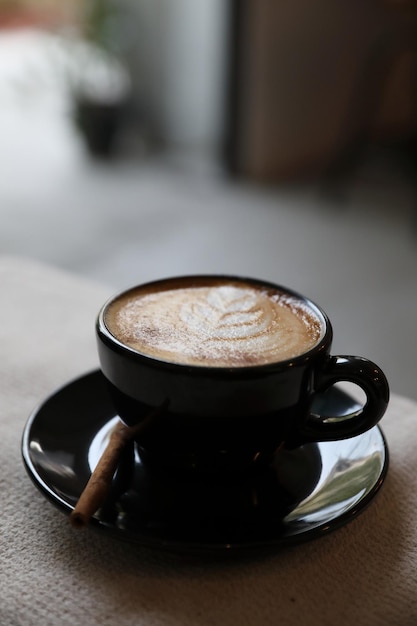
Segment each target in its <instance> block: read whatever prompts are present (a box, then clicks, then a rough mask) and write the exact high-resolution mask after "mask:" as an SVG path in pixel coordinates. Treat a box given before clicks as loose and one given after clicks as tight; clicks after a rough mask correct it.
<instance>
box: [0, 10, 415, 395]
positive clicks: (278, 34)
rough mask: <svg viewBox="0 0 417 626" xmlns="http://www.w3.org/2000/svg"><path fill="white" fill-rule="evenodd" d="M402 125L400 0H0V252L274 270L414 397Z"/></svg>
mask: <svg viewBox="0 0 417 626" xmlns="http://www.w3.org/2000/svg"><path fill="white" fill-rule="evenodd" d="M416 133H417V4H416V2H414V1H412V0H410V1H407V0H404V1H401V0H398V1H395V0H392V1H391V2H390V1H388V0H387V1H384V0H379V1H377V0H362V1H361V2H352V1H351V0H338V1H337V2H335V1H334V0H314V2H312V1H311V0H298V1H297V2H291V3H290V2H276V3H273V2H268V1H267V0H59V2H58V0H0V253H1V254H8V255H17V256H23V257H26V258H29V259H33V260H34V262H35V261H41V262H46V263H50V264H53V265H54V266H56V267H59V268H63V269H65V270H69V271H71V272H75V273H76V274H78V275H80V276H85V277H86V278H89V279H93V280H96V281H99V282H101V283H104V284H107V285H108V286H109V295H110V293H111V292H112V291H118V290H120V289H123V288H125V287H127V286H130V285H132V284H134V283H138V282H143V281H146V280H152V279H156V278H162V277H165V276H171V275H174V274H190V273H198V272H202V273H210V272H214V273H234V274H239V275H246V276H253V277H257V278H264V279H267V280H272V281H274V282H277V283H281V284H283V285H287V286H289V287H292V288H294V289H296V290H298V291H300V292H302V293H304V294H305V295H307V296H309V297H310V298H312V299H313V300H315V301H317V302H318V303H319V304H321V305H322V307H323V308H324V309H325V310H326V311H327V313H328V314H329V316H330V318H331V320H332V322H333V326H334V332H335V340H334V352H335V353H341V354H343V353H345V354H346V353H350V354H358V355H362V356H366V357H368V358H371V359H373V360H375V361H376V362H377V363H378V364H379V365H380V366H381V367H382V368H383V369H384V370H385V371H386V373H387V376H388V378H389V380H390V382H391V387H392V390H393V391H394V392H397V393H402V394H404V395H407V396H410V397H413V398H414V399H417V389H416V384H415V380H416V366H415V360H416V351H417V339H416V320H417V177H416V166H417V141H416V138H417V134H416ZM0 302H1V300H0Z"/></svg>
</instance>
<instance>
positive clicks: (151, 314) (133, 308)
mask: <svg viewBox="0 0 417 626" xmlns="http://www.w3.org/2000/svg"><path fill="white" fill-rule="evenodd" d="M105 323H106V326H107V327H108V329H109V330H110V332H111V333H112V334H113V335H114V336H115V337H116V338H117V339H118V340H119V341H121V342H122V343H124V344H126V345H128V346H130V347H131V348H133V349H135V350H137V351H138V352H141V353H144V354H147V355H149V356H152V357H155V358H158V359H162V360H165V361H170V362H175V363H180V364H185V365H204V366H213V367H214V366H217V367H219V366H220V367H242V366H248V365H261V364H266V363H272V362H277V361H283V360H287V359H291V358H293V357H296V356H298V355H300V354H303V353H304V352H307V351H308V350H310V349H311V348H312V347H313V346H314V345H316V344H317V343H318V341H319V340H320V339H321V337H322V334H323V331H322V323H321V322H320V320H319V318H318V317H317V316H316V315H315V314H314V313H313V312H312V311H311V309H310V308H309V307H307V306H306V305H305V304H304V303H303V302H302V301H300V300H298V299H296V298H293V297H290V296H288V295H286V294H283V293H280V292H278V291H274V290H271V289H269V288H263V287H258V286H255V285H252V284H251V283H244V282H242V283H241V282H236V283H233V282H230V281H228V282H224V283H221V282H219V281H217V282H215V283H213V284H212V285H206V284H202V285H200V286H198V285H197V286H181V284H179V286H178V287H175V288H169V289H167V290H162V291H161V290H158V291H153V292H152V291H147V292H146V291H145V292H143V291H141V289H140V288H139V289H138V290H136V291H133V292H128V293H127V294H125V296H121V297H120V298H119V299H117V300H116V301H115V302H114V303H113V304H112V305H111V306H110V307H109V309H108V311H107V313H106V317H105Z"/></svg>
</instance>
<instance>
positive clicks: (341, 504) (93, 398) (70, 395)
mask: <svg viewBox="0 0 417 626" xmlns="http://www.w3.org/2000/svg"><path fill="white" fill-rule="evenodd" d="M321 402H322V404H323V403H324V406H322V407H321V409H322V410H327V411H328V413H329V414H332V415H335V414H344V413H346V412H350V411H353V410H355V409H356V408H357V405H356V402H355V401H354V400H353V399H352V398H351V397H350V396H348V395H347V394H345V393H343V392H341V391H340V390H338V389H336V388H333V389H332V390H331V391H329V392H328V393H327V394H326V396H324V397H323V399H322V401H321ZM117 421H118V417H117V415H115V412H114V409H113V407H112V404H111V401H110V399H109V397H108V395H107V390H106V387H105V382H104V379H103V377H102V374H101V373H100V372H99V371H94V372H92V373H89V374H86V375H85V376H82V377H81V378H78V379H77V380H75V381H73V382H71V383H69V384H68V385H66V386H65V387H63V388H61V389H59V390H57V391H56V392H55V393H53V394H52V395H51V396H50V397H48V398H47V399H46V400H45V401H44V402H43V403H42V404H41V405H40V406H39V407H38V408H37V409H36V410H35V411H34V412H33V413H32V415H31V416H30V418H29V420H28V422H27V424H26V427H25V430H24V433H23V440H22V453H23V459H24V463H25V466H26V469H27V471H28V473H29V476H30V477H31V478H32V480H33V481H34V483H35V485H36V486H37V487H38V488H39V489H40V491H41V492H42V493H43V494H44V495H45V496H46V497H47V498H48V499H49V500H50V501H51V502H52V503H53V504H55V505H57V506H58V507H59V508H60V509H61V510H63V511H64V512H66V513H70V512H71V510H72V509H73V508H74V506H75V504H76V502H77V500H78V498H79V496H80V494H81V492H82V490H83V488H84V486H85V484H86V482H87V480H88V478H89V476H90V474H91V471H92V470H93V469H94V467H95V465H96V463H97V461H98V459H99V458H100V455H101V454H102V452H103V450H104V448H105V446H106V445H107V441H108V438H109V436H110V434H111V431H112V429H113V428H114V425H115V424H116V423H117ZM387 468H388V450H387V446H386V442H385V439H384V436H383V434H382V432H381V430H380V429H379V427H374V428H373V429H371V430H370V431H368V432H367V433H365V434H363V435H360V436H358V437H354V438H352V439H348V440H344V441H336V442H326V443H317V444H308V445H305V446H302V447H300V448H297V449H296V450H281V451H280V452H279V453H277V454H276V456H275V458H274V460H273V463H272V465H271V466H270V467H268V468H263V469H262V468H261V469H259V470H257V471H256V472H253V473H251V474H250V475H241V474H238V475H235V476H234V475H231V476H229V477H228V478H226V479H224V478H223V479H222V480H216V478H214V477H201V476H196V475H192V474H190V473H186V474H175V473H172V472H171V473H166V472H165V471H163V470H160V471H158V470H156V469H155V468H153V469H150V468H149V467H147V465H146V464H145V463H144V462H143V461H142V460H141V458H140V456H139V454H138V451H137V449H136V447H135V445H134V444H133V443H132V444H131V446H130V448H128V449H127V450H126V451H125V454H124V456H123V459H122V462H121V464H120V466H119V469H118V470H117V472H116V475H115V477H114V480H113V485H112V491H111V494H110V496H109V498H108V501H107V502H106V505H105V506H104V507H103V508H102V509H100V511H99V512H98V513H97V514H96V515H95V517H94V518H93V520H92V526H94V527H96V528H98V529H101V530H102V531H105V532H108V533H109V534H111V535H114V536H117V537H118V538H121V539H126V540H128V541H130V542H134V543H138V544H141V545H146V546H151V547H157V548H164V549H169V550H176V551H180V552H184V553H186V552H190V551H191V552H193V551H204V552H207V551H209V552H211V553H231V552H232V553H234V552H242V551H245V550H251V549H256V550H260V549H262V548H267V549H272V548H277V547H281V546H285V545H289V544H294V543H300V542H302V541H306V540H308V539H313V538H317V537H320V536H322V535H324V534H326V533H328V532H330V531H332V530H335V529H336V528H338V527H340V526H342V525H343V524H345V523H347V522H348V521H350V520H352V519H353V518H354V517H356V515H357V514H358V513H360V512H361V511H362V510H363V509H364V508H365V507H366V506H367V505H368V504H369V503H370V502H371V500H372V499H373V497H374V496H375V494H376V493H377V491H378V490H379V488H380V486H381V485H382V483H383V480H384V478H385V475H386V472H387Z"/></svg>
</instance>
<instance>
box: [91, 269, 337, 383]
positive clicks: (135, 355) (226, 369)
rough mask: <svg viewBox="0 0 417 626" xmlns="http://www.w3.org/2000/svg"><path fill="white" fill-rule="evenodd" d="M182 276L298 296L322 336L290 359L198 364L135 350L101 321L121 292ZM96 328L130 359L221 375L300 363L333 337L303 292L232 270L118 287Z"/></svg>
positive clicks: (323, 315) (324, 318)
mask: <svg viewBox="0 0 417 626" xmlns="http://www.w3.org/2000/svg"><path fill="white" fill-rule="evenodd" d="M185 280H186V281H189V283H192V282H193V281H201V280H207V281H214V280H226V281H227V280H230V281H234V282H242V283H244V282H246V283H249V284H250V283H252V284H255V285H261V286H264V287H267V288H271V289H274V290H278V291H282V293H284V294H288V295H289V296H290V297H294V298H296V299H298V300H301V301H302V302H303V303H305V304H306V305H307V306H308V307H309V308H310V309H312V311H313V312H314V313H315V314H316V315H317V316H318V318H319V319H320V318H321V320H322V322H323V324H324V332H323V336H322V337H321V339H320V340H319V341H318V342H317V343H316V344H315V345H314V346H313V347H312V348H310V349H309V350H308V351H306V352H303V353H302V354H300V355H298V356H295V357H292V358H290V359H283V360H280V361H276V362H271V363H262V364H258V365H239V366H223V365H222V366H219V365H199V364H186V363H178V362H175V361H168V360H165V359H161V358H159V357H156V356H151V355H149V354H146V353H144V352H140V351H139V350H137V349H135V348H132V347H131V346H128V345H127V344H125V343H123V342H122V341H120V340H119V339H118V338H117V337H115V335H113V334H112V333H111V332H110V330H109V329H108V327H107V326H106V323H105V321H104V319H105V313H106V311H107V309H108V307H109V306H110V305H111V304H112V303H113V302H115V301H116V300H117V299H118V298H120V297H121V296H124V295H126V294H128V293H129V292H133V291H135V290H136V289H139V288H140V289H142V288H144V289H146V288H148V287H152V286H158V285H163V284H164V283H174V282H176V281H185ZM96 332H97V335H98V337H99V338H100V339H101V340H102V341H104V343H106V344H107V346H108V347H111V348H113V349H114V350H115V351H116V352H118V353H121V354H124V355H125V356H127V357H129V358H130V359H135V360H137V361H140V362H142V363H146V364H147V365H154V366H155V367H158V368H164V369H173V370H177V371H187V372H188V373H190V372H195V373H210V374H215V373H219V374H222V375H224V374H225V373H231V372H236V373H238V372H240V373H248V374H249V373H251V374H253V373H254V372H258V373H260V372H264V373H265V372H268V371H271V372H272V371H276V370H277V369H282V368H287V367H289V366H290V365H291V364H293V365H295V364H297V365H304V364H305V363H306V362H308V361H309V360H310V359H311V358H312V357H314V356H315V355H317V354H318V353H321V352H324V351H326V350H327V349H328V348H329V347H330V345H331V342H332V339H333V328H332V325H331V322H330V319H329V317H328V315H327V313H326V312H325V311H324V310H323V309H322V307H320V306H319V305H318V304H316V303H315V302H314V301H313V300H311V299H310V298H308V297H307V296H304V295H303V294H301V293H299V292H297V291H295V290H293V289H291V288H289V287H286V286H284V285H281V284H277V283H273V282H271V281H268V280H262V279H259V278H252V277H248V276H241V275H236V274H212V273H208V274H184V275H181V276H168V277H165V278H160V279H156V280H150V281H147V282H144V283H138V284H135V285H133V286H131V287H127V288H124V289H121V290H120V291H118V292H116V293H115V294H113V295H112V296H110V297H109V298H108V299H107V300H106V301H105V302H104V304H103V305H102V306H101V308H100V310H99V312H98V315H97V318H96Z"/></svg>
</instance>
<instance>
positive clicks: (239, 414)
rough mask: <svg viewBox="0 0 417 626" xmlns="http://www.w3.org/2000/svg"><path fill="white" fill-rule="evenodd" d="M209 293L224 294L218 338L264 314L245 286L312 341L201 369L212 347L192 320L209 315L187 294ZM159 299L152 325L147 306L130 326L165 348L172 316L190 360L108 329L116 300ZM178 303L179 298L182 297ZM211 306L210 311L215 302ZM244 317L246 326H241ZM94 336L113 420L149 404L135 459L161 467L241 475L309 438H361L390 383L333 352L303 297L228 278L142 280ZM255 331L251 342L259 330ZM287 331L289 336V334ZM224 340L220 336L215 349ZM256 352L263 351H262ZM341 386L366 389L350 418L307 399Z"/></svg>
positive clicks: (326, 330) (317, 312)
mask: <svg viewBox="0 0 417 626" xmlns="http://www.w3.org/2000/svg"><path fill="white" fill-rule="evenodd" d="M216 289H219V290H220V291H219V293H220V295H221V297H222V298H223V295H224V294H226V301H227V307H229V309H230V310H227V311H226V314H225V316H226V317H225V319H226V320H228V322H227V324H229V326H230V327H231V328H232V330H233V332H232V334H233V333H234V334H233V337H232V338H231V339H230V337H227V338H226V340H225V341H226V342H229V343H230V342H233V341H240V339H239V337H238V338H237V339H236V332H237V331H236V327H237V328H238V329H239V328H240V327H239V324H241V326H242V327H243V329H244V333H246V334H247V333H248V332H252V330H253V329H251V328H252V327H251V324H252V322H253V321H254V320H255V322H254V323H255V325H256V324H258V320H259V319H261V318H262V315H263V312H262V311H261V313H262V314H259V312H258V310H257V308H256V306H255V305H254V306H252V304H253V302H252V300H251V298H252V295H251V294H249V296H248V297H247V298H246V300H245V297H246V296H243V297H242V298H241V299H239V298H240V293H241V292H240V290H241V289H242V290H243V291H242V293H243V294H245V293H246V292H245V291H244V290H245V289H248V290H249V291H250V290H251V289H253V290H254V293H255V296H254V298H255V300H256V302H257V298H258V294H261V295H259V298H260V301H261V300H262V298H264V297H265V298H269V300H267V303H266V305H265V306H266V308H267V309H268V307H269V306H270V301H271V302H272V304H271V306H272V308H273V307H275V308H276V305H275V300H277V301H279V302H281V299H282V301H283V303H284V305H285V307H287V308H288V307H289V310H290V311H292V310H294V311H295V312H296V314H297V316H298V318H299V320H300V323H302V324H306V325H307V327H308V328H310V327H314V332H315V336H314V338H313V339H312V345H310V346H308V347H307V348H306V349H301V353H298V354H295V355H293V356H288V354H285V358H281V356H280V355H279V350H278V351H277V353H275V349H276V348H275V345H273V346H272V348H273V349H272V350H270V348H269V347H267V348H265V352H267V353H268V354H267V360H266V362H263V361H262V358H260V359H259V361H257V358H258V356H259V355H257V354H256V350H255V352H253V354H251V355H250V358H249V357H248V361H247V362H246V361H243V362H240V361H239V362H237V363H235V362H233V360H231V361H230V362H228V360H227V358H228V357H227V358H226V361H225V362H220V364H218V363H217V362H214V363H213V362H209V363H208V364H207V363H206V361H205V354H204V349H205V345H207V346H210V345H211V344H210V341H211V339H210V337H208V335H207V333H206V331H204V329H202V330H201V331H200V326H201V319H200V318H201V315H202V316H203V318H204V320H203V321H205V318H207V319H208V320H209V322H210V324H212V323H213V319H212V318H213V315H212V311H211V309H210V310H209V311H208V312H206V311H205V309H204V307H203V308H202V305H201V302H200V300H199V304H198V306H194V304H193V298H194V295H195V297H196V299H199V298H200V292H202V293H206V291H207V293H208V292H209V290H214V291H213V293H214V292H215V293H214V295H215V296H216V297H217V292H216ZM179 290H183V291H184V290H185V291H186V292H187V293H186V295H187V299H186V302H185V304H184V303H183V304H181V303H180V305H177V304H174V303H175V301H176V300H175V299H176V297H177V294H179ZM196 290H197V291H196ZM185 291H184V293H185ZM229 292H230V293H231V294H232V296H230V293H229ZM160 293H164V298H165V299H164V300H163V301H162V304H161V306H160V311H159V312H158V316H159V317H158V319H159V320H160V321H158V322H155V324H154V322H153V320H152V311H153V309H152V308H151V309H150V311H149V310H145V312H144V313H143V312H142V313H141V311H142V309H141V308H140V307H139V308H138V309H137V310H136V309H135V306H136V305H133V309H132V310H133V314H132V312H131V313H129V315H130V318H129V324H130V323H133V324H135V323H136V322H135V320H137V319H139V322H138V323H140V324H141V327H142V330H144V332H145V331H146V333H147V340H148V341H150V342H151V343H152V339H153V338H155V341H156V340H158V341H159V343H160V344H161V345H162V347H164V346H165V343H164V341H165V340H166V342H167V344H168V343H169V341H170V340H169V332H170V328H171V325H172V323H173V322H172V320H174V322H175V319H176V318H175V316H176V315H177V313H178V311H179V315H180V316H182V317H184V318H185V319H186V320H187V324H189V328H190V329H191V330H190V331H189V328H188V326H187V328H186V333H185V346H184V352H187V353H188V351H189V344H190V345H191V344H192V342H193V341H194V342H195V343H196V346H197V347H196V350H198V351H199V357H198V360H197V361H196V362H195V361H192V360H191V361H189V360H187V359H188V357H187V358H183V357H182V355H181V347H180V348H178V346H176V348H175V349H176V350H177V353H176V354H175V355H174V356H172V355H168V356H166V355H165V354H164V355H163V356H161V355H160V354H159V353H155V352H154V351H153V348H152V345H151V348H150V349H148V348H147V347H145V348H142V347H140V346H139V347H138V346H136V345H135V346H134V347H132V345H129V344H128V343H127V342H125V341H124V340H122V338H121V337H120V333H116V332H115V330H114V329H111V328H109V326H111V323H110V322H109V320H110V319H111V311H114V310H117V307H118V306H119V303H121V302H131V301H134V300H135V298H137V297H139V298H142V297H143V296H144V295H145V296H150V298H151V299H152V298H153V297H154V294H160ZM181 293H182V292H181ZM211 293H212V292H211V291H210V294H211ZM248 293H249V292H248ZM236 294H237V295H236ZM265 294H266V295H265ZM235 295H236V298H235V300H233V297H234V296H235ZM229 296H230V297H229ZM210 297H211V296H210ZM178 298H179V299H180V300H181V298H182V295H181V298H180V297H179V296H178ZM227 298H229V299H227ZM200 299H201V298H200ZM212 300H213V298H212ZM241 300H242V301H243V302H244V305H245V306H247V310H245V311H244V312H243V313H242V312H241V311H240V310H239V311H237V308H238V307H239V306H240V302H241ZM214 301H215V313H216V315H217V313H218V310H219V306H220V305H221V306H223V304H222V302H221V303H220V305H218V301H217V300H214ZM171 302H172V306H171V304H170V303H171ZM288 303H289V304H288ZM184 306H185V307H186V315H185V316H184V315H183V310H184ZM210 306H211V305H210ZM262 306H263V305H262ZM262 306H261V309H262ZM279 306H281V304H280V305H279ZM181 307H182V308H181ZM216 307H217V308H216ZM194 310H196V312H197V317H198V316H200V317H198V323H197V325H196V324H195V323H194V321H193V319H192V315H191V314H193V312H194ZM274 310H275V309H274ZM190 311H191V313H190ZM236 311H237V312H236ZM268 311H269V309H268ZM277 311H278V312H277V313H276V312H275V313H274V312H273V314H272V322H271V328H277V327H279V324H280V311H281V309H280V308H278V309H277ZM132 315H133V317H132ZM268 315H269V312H268ZM268 315H267V317H268ZM274 315H275V318H274ZM245 316H248V319H249V321H250V324H249V323H248V324H246V317H245ZM167 318H169V319H167ZM236 319H238V322H239V324H237V326H236V324H235V322H236ZM132 320H133V321H132ZM216 320H217V318H216ZM230 320H231V321H230ZM242 320H243V322H242ZM268 320H269V317H268ZM277 320H278V321H277ZM306 320H307V322H306ZM216 323H217V322H216ZM262 323H263V322H262ZM268 323H269V322H268ZM297 323H298V321H297ZM266 326H267V325H266ZM249 327H250V328H249ZM210 328H211V326H210ZM248 328H249V331H248ZM223 330H224V329H223V327H222V332H223ZM263 331H265V333H264V334H265V336H266V339H265V341H266V342H268V337H269V334H268V333H270V332H271V331H270V330H269V327H266V328H263V327H262V332H263ZM96 332H97V340H98V351H99V358H100V364H101V369H102V372H103V374H104V377H105V378H106V380H107V382H108V386H109V390H110V394H111V397H112V399H113V402H114V405H115V409H116V411H117V412H118V414H119V415H120V417H121V419H122V420H123V421H124V422H125V423H126V424H127V425H133V424H137V423H138V422H140V421H142V420H144V418H145V417H146V416H147V415H149V413H150V412H151V411H153V410H154V409H155V408H158V407H162V410H161V412H160V414H159V415H158V417H156V418H155V419H154V420H153V421H151V423H150V424H148V426H147V427H146V428H144V429H143V431H142V432H141V434H140V435H138V437H137V444H138V447H139V450H140V453H141V455H142V456H143V458H144V459H146V460H147V461H149V462H154V463H156V464H157V465H160V466H165V467H166V466H168V467H172V468H174V467H176V468H185V469H194V470H205V471H217V470H224V469H228V470H240V469H243V468H244V467H250V466H252V465H253V464H254V463H260V462H262V460H264V461H268V459H270V458H271V455H273V454H274V453H275V451H276V450H277V449H278V448H279V447H280V446H285V447H287V448H294V447H298V446H301V445H304V444H306V443H309V442H318V441H331V440H339V439H346V438H350V437H354V436H356V435H359V434H361V433H363V432H365V431H367V430H368V429H370V428H372V427H373V426H374V425H375V424H377V423H378V421H379V420H380V419H381V418H382V416H383V415H384V413H385V410H386V407H387V405H388V400H389V387H388V383H387V380H386V378H385V375H384V374H383V372H382V371H381V369H380V368H379V367H378V366H377V365H375V364H374V363H372V362H371V361H369V360H367V359H364V358H361V357H357V356H331V355H330V349H331V343H332V327H331V324H330V321H329V319H328V317H327V315H326V314H325V313H324V311H323V310H322V309H321V308H320V307H318V306H317V305H316V304H314V303H313V302H312V301H310V300H309V299H308V298H305V297H304V296H302V295H300V294H297V293H296V292H294V291H292V290H290V289H287V288H286V287H281V286H278V285H274V284H272V283H269V282H265V281H259V280H255V279H246V278H240V277H235V276H185V277H179V278H172V279H165V280H161V281H155V282H152V283H147V284H145V285H142V286H139V287H134V288H132V289H130V290H128V291H126V292H123V293H122V294H118V295H117V296H115V297H113V298H111V299H110V300H109V301H108V302H107V303H105V304H104V306H103V307H102V309H101V311H100V313H99V315H98V319H97V324H96ZM173 332H174V333H175V329H173ZM200 332H201V338H199V333H200ZM216 332H217V331H216ZM242 332H243V331H242ZM253 332H254V333H255V334H254V336H255V335H256V332H257V331H256V330H255V331H253ZM274 332H275V331H274ZM309 332H310V331H309ZM117 334H118V335H119V336H118V337H117V336H116V335H117ZM220 334H221V333H220ZM287 334H288V336H290V337H292V330H291V331H289V332H288V333H287ZM161 337H162V339H161ZM256 337H257V335H256ZM200 339H201V341H200ZM223 340H224V338H223V336H222V337H221V339H220V345H221V346H223ZM216 341H217V339H216ZM250 341H252V335H251V338H250ZM256 341H257V339H256ZM262 341H263V339H262ZM277 342H278V340H277ZM249 343H250V342H249ZM278 343H279V342H278ZM227 345H229V344H228V343H227ZM234 345H235V344H232V347H234ZM266 345H267V346H269V344H266ZM278 347H279V346H278ZM222 349H223V347H222ZM255 349H256V346H255ZM263 351H264V348H263V347H262V345H261V349H260V354H262V353H263ZM239 358H240V357H239ZM340 381H348V382H351V383H354V384H356V385H358V386H359V387H360V388H361V389H362V390H363V391H364V393H365V396H366V401H365V403H364V406H363V407H362V408H360V409H359V410H358V411H356V412H355V413H353V414H348V415H318V414H315V413H314V408H313V406H314V405H315V404H317V403H316V402H315V401H316V400H317V399H318V398H319V396H320V395H321V394H323V393H324V392H325V391H326V390H328V389H329V388H330V387H331V386H332V385H334V384H335V383H337V382H340Z"/></svg>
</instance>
